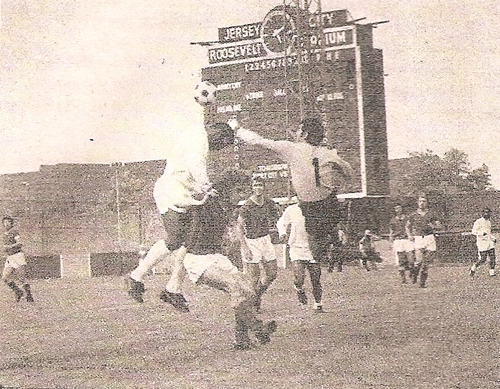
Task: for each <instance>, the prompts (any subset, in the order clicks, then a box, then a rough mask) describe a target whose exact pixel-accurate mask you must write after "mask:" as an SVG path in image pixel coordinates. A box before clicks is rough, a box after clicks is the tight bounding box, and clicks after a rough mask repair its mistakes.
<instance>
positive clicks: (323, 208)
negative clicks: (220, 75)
mask: <svg viewBox="0 0 500 389" xmlns="http://www.w3.org/2000/svg"><path fill="white" fill-rule="evenodd" d="M228 124H229V125H230V126H231V128H233V129H234V130H235V131H236V136H237V137H238V138H240V139H241V140H243V141H244V142H246V143H248V144H252V145H257V146H260V147H263V148H266V149H269V150H272V151H274V152H276V153H277V154H278V156H279V157H280V158H281V159H282V160H283V161H284V162H286V163H287V164H288V166H289V168H290V173H291V180H292V185H293V187H294V189H295V191H296V193H297V197H298V199H299V204H300V208H301V210H302V214H303V215H304V218H305V227H306V231H307V233H308V240H309V246H310V249H311V252H312V254H313V258H314V260H315V261H316V262H320V260H321V259H322V258H323V257H324V256H325V254H326V252H327V250H328V248H329V246H330V244H331V243H332V242H333V239H334V238H333V237H332V236H331V234H333V233H335V227H336V226H337V223H338V222H339V219H340V210H339V205H338V200H337V196H336V194H337V193H336V189H335V188H334V187H333V186H331V185H324V184H323V183H322V180H321V175H320V172H321V169H322V168H323V167H324V166H326V165H327V164H330V165H331V166H334V167H335V168H337V169H338V171H339V172H340V173H341V174H342V175H343V176H344V177H345V178H350V176H351V167H350V165H349V164H348V163H347V162H346V161H344V160H343V159H342V158H340V157H339V156H338V154H337V151H336V150H334V149H328V148H327V147H324V146H321V143H322V141H323V138H324V136H325V130H324V128H323V125H322V124H321V122H320V121H319V119H316V118H306V119H304V120H303V121H302V123H301V124H300V126H299V129H298V130H297V131H296V133H295V142H291V141H287V140H270V139H266V138H264V137H262V136H260V135H258V134H257V133H255V132H253V131H249V130H246V129H243V128H241V127H240V125H239V123H238V121H237V120H236V119H231V120H230V121H229V122H228ZM317 309H318V310H322V307H321V306H318V307H317Z"/></svg>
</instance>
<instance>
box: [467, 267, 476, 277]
mask: <svg viewBox="0 0 500 389" xmlns="http://www.w3.org/2000/svg"><path fill="white" fill-rule="evenodd" d="M474 274H476V271H475V270H474V269H472V268H471V269H470V270H469V277H474Z"/></svg>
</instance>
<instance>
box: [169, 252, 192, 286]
mask: <svg viewBox="0 0 500 389" xmlns="http://www.w3.org/2000/svg"><path fill="white" fill-rule="evenodd" d="M186 253H187V250H186V248H185V247H184V246H182V247H181V248H179V249H177V250H175V251H174V252H173V253H172V254H173V255H172V257H173V262H174V263H173V267H172V274H171V275H170V279H169V280H168V282H167V285H166V286H165V290H166V291H167V292H170V293H182V292H181V289H182V282H183V281H184V277H185V276H186V269H185V268H184V257H185V256H186Z"/></svg>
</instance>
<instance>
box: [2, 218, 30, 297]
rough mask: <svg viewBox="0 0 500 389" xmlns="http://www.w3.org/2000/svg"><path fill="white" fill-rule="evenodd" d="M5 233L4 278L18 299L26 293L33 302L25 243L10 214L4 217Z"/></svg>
mask: <svg viewBox="0 0 500 389" xmlns="http://www.w3.org/2000/svg"><path fill="white" fill-rule="evenodd" d="M2 223H3V226H4V228H5V233H4V236H3V248H4V251H5V253H6V254H7V259H6V260H5V265H4V268H3V272H2V280H3V281H4V282H5V284H6V285H7V286H8V287H9V288H11V289H12V290H13V291H14V293H15V295H16V301H20V300H21V298H22V297H23V296H24V294H26V301H28V302H33V301H34V299H33V295H32V294H31V287H30V284H28V283H27V282H26V258H25V257H24V253H23V249H22V247H23V243H22V242H21V237H20V235H19V233H18V232H17V230H16V229H15V228H14V219H13V218H12V217H10V216H4V217H3V219H2ZM15 279H17V280H18V281H19V282H20V283H21V284H22V286H23V289H24V292H23V290H22V289H21V288H19V286H17V284H16V282H15V281H14V280H15Z"/></svg>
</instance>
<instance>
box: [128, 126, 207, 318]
mask: <svg viewBox="0 0 500 389" xmlns="http://www.w3.org/2000/svg"><path fill="white" fill-rule="evenodd" d="M196 135H197V136H196V137H193V138H192V139H190V143H189V145H187V144H186V145H182V144H181V145H177V148H176V153H175V154H174V155H172V156H171V158H169V159H168V160H167V165H166V167H165V171H164V173H163V174H162V176H161V177H160V178H158V180H157V181H156V183H155V186H154V191H153V196H154V199H155V202H156V206H157V208H158V210H159V211H160V214H161V217H162V221H163V225H164V227H165V233H166V234H165V236H166V237H165V239H161V240H159V241H157V242H156V243H155V244H154V245H153V246H152V247H151V248H150V250H149V251H148V253H147V254H146V257H145V258H144V259H143V260H142V261H141V262H140V263H139V266H138V267H137V268H136V269H135V270H134V271H132V273H131V274H130V276H129V277H127V279H126V281H127V287H128V293H129V295H130V296H131V297H132V298H134V299H135V300H136V301H138V302H143V294H144V291H145V288H144V283H143V277H144V276H145V275H146V274H147V273H148V272H149V271H150V270H151V269H152V268H153V267H154V266H155V265H156V264H157V263H158V262H159V261H161V260H162V259H164V257H165V255H172V256H173V258H174V266H173V268H172V273H171V275H170V279H169V281H168V282H167V285H166V287H165V290H164V291H163V292H162V293H161V295H160V299H161V300H162V301H164V302H167V303H170V304H172V305H173V306H174V307H175V308H177V309H178V310H180V311H184V312H187V311H189V308H188V304H187V301H186V299H185V298H184V296H183V294H182V291H181V287H182V282H183V279H184V277H185V275H186V271H185V269H184V266H183V260H184V257H185V255H186V248H185V241H186V239H187V234H188V231H189V227H190V224H191V219H192V215H191V212H192V207H193V206H197V205H202V204H204V203H205V202H206V201H207V199H208V197H209V196H210V195H211V194H213V192H212V184H211V183H210V182H209V179H208V176H207V166H206V164H207V162H206V161H207V156H208V150H209V142H208V138H207V133H206V131H205V129H203V130H200V131H198V133H197V134H196Z"/></svg>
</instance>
